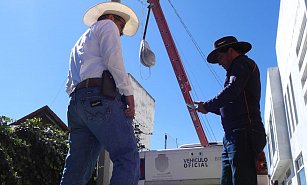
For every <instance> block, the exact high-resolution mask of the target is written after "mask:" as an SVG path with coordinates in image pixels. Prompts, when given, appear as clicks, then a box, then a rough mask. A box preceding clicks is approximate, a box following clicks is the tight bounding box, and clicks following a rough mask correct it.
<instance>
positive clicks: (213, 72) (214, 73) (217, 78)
mask: <svg viewBox="0 0 307 185" xmlns="http://www.w3.org/2000/svg"><path fill="white" fill-rule="evenodd" d="M168 2H169V4H170V5H171V7H172V8H173V10H174V12H175V14H176V16H177V17H178V19H179V21H180V23H181V24H182V26H183V27H184V29H185V30H186V32H187V34H188V35H189V37H190V39H191V40H192V42H193V44H194V46H195V47H196V49H197V51H198V53H199V54H200V56H201V57H202V59H203V60H204V61H205V64H206V65H207V67H208V69H209V70H210V72H211V73H212V75H213V76H214V78H215V80H216V81H217V82H218V83H219V85H220V86H221V87H223V85H222V81H221V80H220V77H219V76H218V74H217V73H216V72H215V70H214V69H213V68H212V67H211V66H210V65H209V64H208V63H207V62H206V57H205V54H204V53H203V52H202V50H201V49H200V47H199V45H198V44H197V42H196V40H195V39H194V37H193V35H192V33H191V32H190V31H189V29H188V27H187V26H186V24H185V23H184V22H183V19H182V18H181V16H180V15H179V13H178V11H177V10H176V8H175V7H174V5H173V4H172V2H171V1H170V0H168Z"/></svg>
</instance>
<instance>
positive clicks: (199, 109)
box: [193, 101, 208, 114]
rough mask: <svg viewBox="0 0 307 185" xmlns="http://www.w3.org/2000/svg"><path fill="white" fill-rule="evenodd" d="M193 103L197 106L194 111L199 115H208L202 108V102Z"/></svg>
mask: <svg viewBox="0 0 307 185" xmlns="http://www.w3.org/2000/svg"><path fill="white" fill-rule="evenodd" d="M193 103H194V104H196V105H197V108H196V110H197V111H198V112H201V113H203V114H207V113H208V111H207V110H206V109H205V107H204V102H199V101H196V102H193Z"/></svg>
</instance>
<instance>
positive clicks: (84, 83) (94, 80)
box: [74, 78, 101, 91]
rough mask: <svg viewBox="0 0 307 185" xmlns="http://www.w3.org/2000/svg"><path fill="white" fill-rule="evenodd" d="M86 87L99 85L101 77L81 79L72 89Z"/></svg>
mask: <svg viewBox="0 0 307 185" xmlns="http://www.w3.org/2000/svg"><path fill="white" fill-rule="evenodd" d="M88 87H101V78H88V79H86V80H83V81H82V82H80V83H79V84H78V85H77V86H76V88H75V89H74V91H76V90H79V89H83V88H88Z"/></svg>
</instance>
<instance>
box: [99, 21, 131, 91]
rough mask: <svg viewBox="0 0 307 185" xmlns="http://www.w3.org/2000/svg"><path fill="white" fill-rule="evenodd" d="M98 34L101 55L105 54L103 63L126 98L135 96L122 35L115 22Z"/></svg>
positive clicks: (105, 26)
mask: <svg viewBox="0 0 307 185" xmlns="http://www.w3.org/2000/svg"><path fill="white" fill-rule="evenodd" d="M98 29H102V27H99V26H98ZM98 33H99V34H98V35H97V37H98V40H99V46H100V53H102V54H103V56H102V57H103V58H104V60H103V61H105V66H106V68H107V69H108V70H109V71H110V73H111V74H112V76H113V78H114V81H115V84H116V87H117V88H118V89H119V91H120V92H121V93H122V94H124V95H126V96H129V95H133V88H132V85H131V82H130V79H129V77H128V74H127V72H126V69H125V66H124V62H123V56H122V48H121V42H120V34H119V31H118V28H117V26H116V25H115V23H114V22H112V21H108V22H107V23H106V24H104V28H103V31H100V32H98Z"/></svg>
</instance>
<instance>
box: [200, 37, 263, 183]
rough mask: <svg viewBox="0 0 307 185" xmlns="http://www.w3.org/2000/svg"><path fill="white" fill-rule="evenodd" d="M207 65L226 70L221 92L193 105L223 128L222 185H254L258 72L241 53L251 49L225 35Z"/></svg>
mask: <svg viewBox="0 0 307 185" xmlns="http://www.w3.org/2000/svg"><path fill="white" fill-rule="evenodd" d="M214 47H215V49H214V50H213V51H212V52H211V53H210V54H209V55H208V57H207V61H208V62H209V63H212V64H215V63H218V64H219V65H221V66H222V67H223V68H224V69H225V70H226V80H225V83H224V89H223V90H222V91H221V92H220V93H219V94H218V95H217V96H216V97H214V98H213V99H211V100H208V101H206V102H195V103H196V104H197V105H198V106H197V110H198V111H199V112H201V113H204V114H207V113H208V112H212V113H215V114H218V115H220V116H221V121H222V125H223V128H224V132H225V135H224V139H223V145H224V147H223V152H222V176H221V184H222V185H256V184H257V172H256V163H257V159H258V156H259V154H260V153H261V152H262V150H263V148H264V146H265V144H266V134H265V129H264V126H263V123H262V120H261V113H260V103H259V102H260V93H261V92H260V91H261V84H260V72H259V69H258V66H257V64H256V63H255V62H254V61H253V60H252V59H250V58H248V57H247V56H246V55H245V54H246V53H247V52H248V51H249V50H250V49H251V48H252V46H251V44H250V43H248V42H238V40H237V39H236V38H235V37H233V36H226V37H223V38H221V39H219V40H217V41H216V42H215V43H214Z"/></svg>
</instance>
